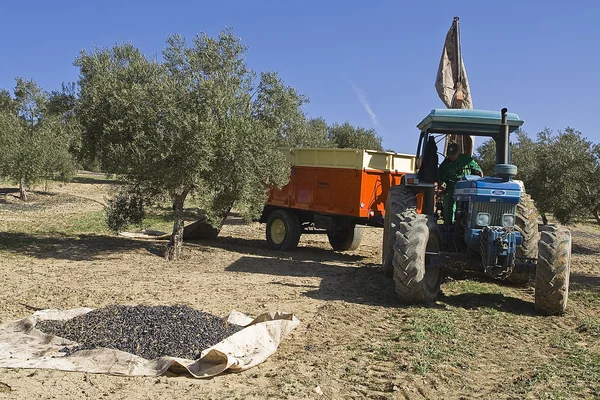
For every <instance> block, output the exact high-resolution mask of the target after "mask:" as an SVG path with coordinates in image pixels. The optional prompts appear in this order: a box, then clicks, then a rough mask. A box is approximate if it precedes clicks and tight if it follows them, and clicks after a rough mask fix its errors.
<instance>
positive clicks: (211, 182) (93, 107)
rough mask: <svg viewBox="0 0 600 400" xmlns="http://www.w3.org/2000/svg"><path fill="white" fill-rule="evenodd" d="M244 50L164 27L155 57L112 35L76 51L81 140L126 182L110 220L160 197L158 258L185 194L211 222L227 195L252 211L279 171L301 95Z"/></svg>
mask: <svg viewBox="0 0 600 400" xmlns="http://www.w3.org/2000/svg"><path fill="white" fill-rule="evenodd" d="M246 52H247V48H246V46H244V45H243V44H242V42H241V40H240V39H239V38H237V37H236V36H234V34H233V32H232V31H230V30H227V31H223V32H221V33H220V34H219V35H218V37H210V36H208V35H206V34H201V35H197V36H196V37H195V38H194V39H193V41H192V43H191V44H190V45H188V44H186V42H185V40H184V39H183V38H182V37H180V36H177V35H176V36H171V37H169V38H168V40H167V45H166V48H165V49H164V51H163V53H162V60H158V59H157V58H156V57H146V56H145V55H143V54H142V53H141V52H140V51H139V50H138V49H137V48H135V47H134V46H133V45H132V44H119V45H116V46H114V47H113V48H111V49H95V50H94V51H92V52H85V51H84V52H82V53H81V54H80V56H79V57H78V58H77V60H76V62H75V64H76V65H77V66H78V67H79V68H80V79H79V86H80V96H79V100H80V104H79V108H78V117H79V120H80V122H81V124H82V126H83V129H84V137H83V147H84V149H85V151H87V152H89V153H90V154H94V155H95V156H96V157H97V158H98V160H99V162H100V163H101V166H102V168H103V171H104V172H107V173H115V174H118V175H119V176H120V177H121V178H122V179H123V180H124V181H125V182H126V185H125V186H124V188H123V189H122V192H121V194H120V199H116V200H118V201H116V200H115V201H114V202H113V203H112V207H111V210H112V212H113V213H116V214H120V215H121V216H123V217H124V218H112V221H116V222H119V223H118V224H116V225H119V224H120V225H124V224H125V223H128V222H139V219H140V218H141V216H142V215H143V212H142V209H143V207H145V206H147V205H149V204H152V203H153V202H156V201H160V200H161V199H168V201H169V202H170V204H171V205H172V208H173V220H174V223H173V232H172V234H171V240H170V242H169V244H168V245H167V248H166V251H165V257H166V258H167V259H176V258H178V256H179V254H180V251H181V244H182V242H183V234H184V213H183V210H184V205H185V202H186V200H187V199H189V198H190V197H194V198H195V200H197V202H198V203H199V204H200V205H199V207H198V210H199V214H198V215H199V216H198V218H199V219H200V220H199V222H200V225H201V226H203V227H205V226H207V225H212V226H213V227H215V229H218V228H220V226H221V224H222V222H223V219H224V218H225V216H226V215H227V212H228V211H229V210H230V209H231V207H232V206H233V205H234V204H236V207H237V208H239V209H240V211H241V212H242V214H243V215H244V216H245V217H247V218H251V217H253V216H256V215H257V214H258V213H259V212H260V210H261V209H262V205H263V202H264V200H265V198H266V193H267V188H268V187H269V186H272V185H278V186H281V185H283V184H285V183H286V181H287V179H288V175H289V166H288V165H287V164H286V162H285V158H284V155H283V154H282V153H281V152H279V151H278V150H277V148H278V146H279V145H280V144H281V141H282V138H283V137H286V136H289V135H290V132H292V131H293V130H294V129H295V128H296V126H298V125H299V124H304V115H303V113H302V111H301V106H302V104H303V103H304V102H305V101H306V99H305V98H304V97H303V96H301V95H300V94H298V93H297V92H296V90H295V89H293V88H291V87H289V86H285V85H284V84H283V82H282V81H281V80H280V79H279V78H278V77H277V75H276V74H275V73H273V72H268V73H262V74H260V75H257V74H256V73H254V72H253V71H252V70H250V69H249V68H248V66H247V65H246V62H245V57H246ZM114 227H117V226H114Z"/></svg>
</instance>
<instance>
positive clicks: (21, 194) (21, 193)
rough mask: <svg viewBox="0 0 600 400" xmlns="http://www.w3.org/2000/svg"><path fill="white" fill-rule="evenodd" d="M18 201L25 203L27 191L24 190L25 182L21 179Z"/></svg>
mask: <svg viewBox="0 0 600 400" xmlns="http://www.w3.org/2000/svg"><path fill="white" fill-rule="evenodd" d="M19 199H21V200H23V201H27V190H26V189H25V180H24V179H23V178H21V179H20V180H19Z"/></svg>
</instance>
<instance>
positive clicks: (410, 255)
mask: <svg viewBox="0 0 600 400" xmlns="http://www.w3.org/2000/svg"><path fill="white" fill-rule="evenodd" d="M405 214H406V218H405V219H404V220H403V221H402V222H400V226H399V229H398V235H397V238H396V243H395V244H394V259H393V264H394V281H395V282H396V293H397V294H398V296H399V297H400V300H401V301H402V302H404V303H410V304H416V303H432V302H433V301H435V299H436V297H437V295H438V293H439V291H440V285H441V283H442V278H443V271H442V266H441V265H440V264H439V262H438V260H437V259H436V258H434V257H431V256H429V255H427V254H426V253H427V252H438V251H439V250H440V249H441V246H442V241H441V235H440V230H439V228H438V226H437V223H436V221H435V219H434V218H433V217H431V216H427V215H422V214H417V212H416V210H415V211H412V212H407V213H405Z"/></svg>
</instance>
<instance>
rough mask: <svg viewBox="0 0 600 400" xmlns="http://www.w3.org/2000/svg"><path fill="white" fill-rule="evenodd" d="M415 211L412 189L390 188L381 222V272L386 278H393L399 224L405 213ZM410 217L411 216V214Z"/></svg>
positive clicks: (400, 186)
mask: <svg viewBox="0 0 600 400" xmlns="http://www.w3.org/2000/svg"><path fill="white" fill-rule="evenodd" d="M416 210H417V195H416V193H415V191H414V190H413V189H409V188H407V187H406V186H403V185H396V186H392V187H391V188H390V190H389V192H388V197H387V201H386V202H385V219H384V222H383V250H382V254H381V270H382V271H383V273H384V275H385V276H387V277H390V278H391V277H393V276H394V266H393V264H392V260H393V258H394V243H395V242H396V235H397V232H398V228H399V227H400V222H402V221H404V220H405V219H406V215H405V213H406V212H412V211H414V212H415V213H416ZM411 215H412V214H411Z"/></svg>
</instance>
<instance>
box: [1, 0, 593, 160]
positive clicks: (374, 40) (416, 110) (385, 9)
mask: <svg viewBox="0 0 600 400" xmlns="http://www.w3.org/2000/svg"><path fill="white" fill-rule="evenodd" d="M455 15H457V16H460V18H461V34H462V45H463V58H464V61H465V64H466V69H467V74H468V77H469V81H470V85H471V91H472V96H473V102H474V104H475V107H476V108H482V109H492V110H499V109H500V108H502V107H508V108H509V110H510V111H513V112H516V113H518V114H519V116H520V117H521V118H523V119H524V120H525V125H524V126H523V128H524V129H525V130H526V131H527V132H528V133H530V134H535V133H537V132H539V131H540V130H542V129H544V127H549V128H551V129H555V130H556V129H563V128H565V127H567V126H570V127H573V128H575V129H578V130H580V131H582V132H583V133H584V134H585V135H586V136H587V137H588V138H589V139H591V140H593V141H594V142H597V143H600V123H599V122H598V121H597V119H598V117H597V116H596V115H597V114H598V111H599V110H600V99H599V96H600V21H599V17H600V2H597V1H593V0H590V1H576V0H572V1H555V0H545V1H541V0H540V1H526V0H521V1H512V0H511V1H508V0H507V1H482V0H473V1H460V0H455V1H416V0H413V1H412V2H410V1H374V2H367V1H349V0H348V1H325V0H322V1H306V0H303V1H283V0H279V1H258V0H256V1H226V0H224V1H210V2H209V1H204V2H202V1H177V0H173V1H168V2H167V1H151V0H147V1H126V0H121V1H112V0H111V1H105V0H103V1H83V0H81V1H59V0H56V1H37V0H34V1H28V2H24V1H9V0H7V1H4V2H3V4H2V12H1V13H0V21H1V22H0V37H2V41H1V42H0V54H1V55H2V62H0V88H5V89H12V88H13V87H14V84H15V81H14V78H15V77H17V76H22V77H25V78H31V79H34V80H35V81H36V82H38V83H39V84H40V85H41V86H42V88H44V89H45V90H48V91H50V90H53V89H59V88H60V84H61V82H68V81H76V80H77V79H78V69H77V68H75V67H73V66H72V63H73V60H74V59H75V57H76V56H77V55H78V53H79V52H80V51H81V50H82V49H87V50H90V49H92V48H93V47H94V45H96V46H101V47H110V46H112V45H114V44H115V43H117V42H119V41H121V40H124V41H130V42H132V43H133V44H134V45H136V46H137V47H139V48H140V49H141V50H142V51H143V52H144V53H146V54H149V55H150V54H158V53H160V52H161V50H162V49H163V47H164V43H165V39H166V38H167V36H168V35H170V34H174V33H180V34H182V35H184V36H185V37H186V38H191V37H192V36H193V35H195V34H196V33H198V32H202V31H205V32H207V33H208V34H210V35H216V34H217V33H218V32H219V30H221V29H223V28H225V27H231V28H233V29H234V32H235V33H236V34H237V35H238V36H240V37H241V38H242V39H243V41H244V42H245V44H247V45H248V46H249V53H248V64H249V65H250V67H251V68H253V69H254V70H257V71H263V70H274V71H277V72H278V73H279V74H280V76H281V77H282V78H283V79H284V81H285V82H286V83H287V84H288V85H291V86H294V87H296V88H297V89H298V90H299V91H300V92H302V93H304V94H306V95H308V96H309V97H310V100H311V102H310V104H309V105H307V106H306V108H305V111H306V113H307V114H308V115H309V116H313V117H316V116H322V117H324V118H325V119H326V120H327V121H328V122H329V123H332V122H343V121H345V120H348V121H350V122H351V123H353V124H358V125H362V126H366V127H373V128H375V129H377V131H378V133H379V134H380V135H382V136H383V138H384V147H385V148H391V149H394V150H396V151H400V152H408V153H412V152H414V151H415V147H416V137H417V130H416V128H415V125H416V124H417V123H418V122H419V121H420V120H421V118H422V117H424V116H425V115H426V114H427V113H428V112H429V110H431V109H432V108H443V107H444V106H443V104H442V102H441V101H440V100H439V98H438V97H437V94H436V92H435V89H434V81H435V76H436V72H437V67H438V63H439V58H440V55H441V50H442V45H443V41H444V37H445V35H446V32H447V31H448V29H449V27H450V25H451V22H452V17H454V16H455ZM357 92H358V93H363V94H364V98H365V99H366V101H367V102H368V104H369V106H370V108H371V110H372V112H373V113H374V114H375V116H376V119H374V118H372V116H371V115H370V114H369V113H368V112H367V110H366V109H365V107H364V104H363V103H361V101H360V99H359V96H358V94H357Z"/></svg>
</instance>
